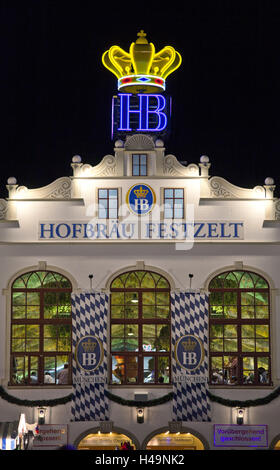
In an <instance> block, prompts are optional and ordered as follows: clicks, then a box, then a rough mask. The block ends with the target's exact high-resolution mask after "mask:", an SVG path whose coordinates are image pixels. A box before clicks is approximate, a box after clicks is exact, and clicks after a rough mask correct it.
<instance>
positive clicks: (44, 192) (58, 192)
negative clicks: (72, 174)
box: [13, 176, 71, 199]
mask: <svg viewBox="0 0 280 470" xmlns="http://www.w3.org/2000/svg"><path fill="white" fill-rule="evenodd" d="M70 198H71V179H70V178H68V177H67V176H63V177H62V178H58V179H57V180H55V181H53V183H50V184H48V185H47V186H43V187H42V188H36V189H28V188H27V187H26V186H18V187H17V189H16V191H15V193H14V194H13V199H70Z"/></svg>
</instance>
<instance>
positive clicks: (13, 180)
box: [7, 176, 17, 185]
mask: <svg viewBox="0 0 280 470" xmlns="http://www.w3.org/2000/svg"><path fill="white" fill-rule="evenodd" d="M7 183H8V184H10V185H13V184H17V180H16V178H15V177H14V176H10V178H8V180H7Z"/></svg>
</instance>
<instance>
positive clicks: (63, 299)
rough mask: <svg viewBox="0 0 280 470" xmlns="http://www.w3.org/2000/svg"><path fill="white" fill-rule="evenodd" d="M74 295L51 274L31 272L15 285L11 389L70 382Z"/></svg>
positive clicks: (63, 281) (67, 283) (64, 281)
mask: <svg viewBox="0 0 280 470" xmlns="http://www.w3.org/2000/svg"><path fill="white" fill-rule="evenodd" d="M71 291H72V286H71V283H70V281H69V280H68V279H66V278H65V277H64V276H62V275H61V274H58V273H54V272H50V271H36V272H28V273H26V274H23V275H22V276H20V277H18V278H17V279H16V280H15V281H14V283H13V285H12V312H11V377H10V383H11V384H12V385H49V384H56V385H60V384H61V385H63V384H68V383H70V382H71V379H70V378H71Z"/></svg>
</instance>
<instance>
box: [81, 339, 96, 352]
mask: <svg viewBox="0 0 280 470" xmlns="http://www.w3.org/2000/svg"><path fill="white" fill-rule="evenodd" d="M82 348H83V350H84V351H86V352H93V351H94V350H95V348H96V343H95V342H94V341H92V340H91V339H90V338H88V340H87V341H84V342H83V343H82Z"/></svg>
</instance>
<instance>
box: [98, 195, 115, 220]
mask: <svg viewBox="0 0 280 470" xmlns="http://www.w3.org/2000/svg"><path fill="white" fill-rule="evenodd" d="M117 217H118V190H117V189H98V218H99V219H116V218H117Z"/></svg>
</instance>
